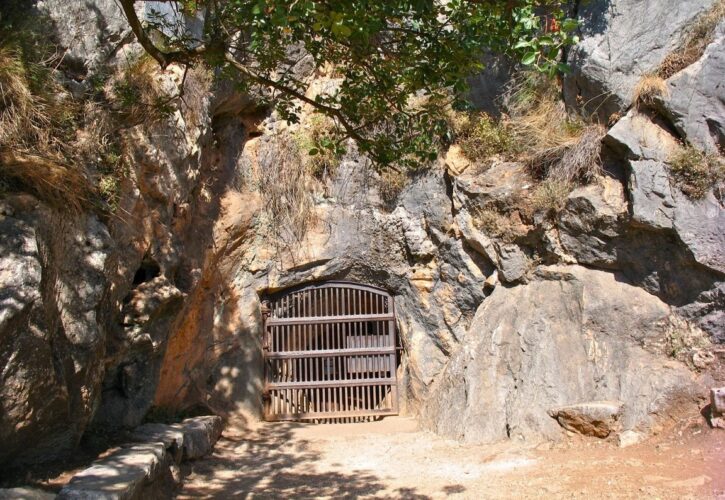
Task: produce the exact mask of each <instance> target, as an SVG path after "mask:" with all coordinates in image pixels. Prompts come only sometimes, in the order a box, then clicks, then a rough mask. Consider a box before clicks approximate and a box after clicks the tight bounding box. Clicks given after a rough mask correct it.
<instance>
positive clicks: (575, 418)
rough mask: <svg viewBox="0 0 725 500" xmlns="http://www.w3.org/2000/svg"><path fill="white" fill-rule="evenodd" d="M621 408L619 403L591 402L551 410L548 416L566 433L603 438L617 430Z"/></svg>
mask: <svg viewBox="0 0 725 500" xmlns="http://www.w3.org/2000/svg"><path fill="white" fill-rule="evenodd" d="M623 408H624V403H622V402H620V401H592V402H588V403H579V404H575V405H568V406H560V407H557V408H552V409H551V410H549V415H550V416H551V417H552V418H555V419H556V420H557V421H558V422H559V425H561V426H562V427H563V428H564V429H566V430H568V431H572V432H576V433H579V434H583V435H585V436H594V437H598V438H605V437H607V436H609V434H611V433H612V432H613V431H616V430H617V427H618V421H619V417H620V416H621V414H622V409H623Z"/></svg>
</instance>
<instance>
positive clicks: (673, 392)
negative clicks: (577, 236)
mask: <svg viewBox="0 0 725 500" xmlns="http://www.w3.org/2000/svg"><path fill="white" fill-rule="evenodd" d="M670 316H671V311H670V308H669V307H668V306H667V305H666V304H664V303H663V302H661V301H659V300H658V299H657V298H655V297H653V296H652V295H650V294H648V293H647V292H645V291H643V290H642V289H640V288H637V287H634V286H631V285H628V284H625V283H623V282H621V281H618V279H617V276H616V275H614V274H611V273H607V272H602V271H592V270H588V269H585V268H582V267H578V266H563V267H562V266H558V267H549V268H542V269H540V270H539V271H538V276H537V278H536V280H535V281H532V282H530V283H529V284H527V285H524V286H518V287H514V288H497V289H496V290H495V291H494V292H493V294H492V295H491V296H490V297H489V298H487V299H486V300H485V301H484V302H483V304H482V305H481V307H480V308H479V309H478V311H477V312H476V316H475V318H474V319H473V322H472V323H471V326H470V329H469V332H468V334H467V339H468V341H467V342H466V345H465V346H463V347H462V348H461V349H460V350H459V351H458V352H456V353H455V354H454V355H453V356H452V357H451V360H450V361H449V363H448V366H447V367H446V369H445V371H444V373H443V374H442V375H441V377H440V378H439V380H438V381H437V382H436V385H435V388H434V389H433V391H432V393H431V397H430V398H429V399H428V400H427V401H426V402H425V403H424V405H423V408H422V419H423V422H424V425H425V426H426V427H428V428H430V429H432V430H434V431H435V432H437V433H440V434H443V435H446V436H450V437H453V438H456V439H462V440H465V441H468V442H492V441H497V440H501V439H506V438H523V439H527V440H534V441H536V440H541V439H544V438H548V439H557V438H558V437H560V436H561V433H562V430H561V428H560V426H559V424H558V423H557V421H556V420H554V419H553V418H552V417H551V416H550V415H549V412H550V411H551V410H552V409H553V408H555V407H558V406H562V405H571V404H577V403H584V402H589V401H599V400H618V401H623V402H624V408H623V411H622V417H621V424H622V427H623V429H625V430H628V429H647V428H649V427H650V426H651V425H652V423H653V420H654V419H653V415H654V414H657V415H664V414H667V412H668V405H670V404H673V403H675V402H678V403H687V404H690V405H692V409H693V410H695V409H696V408H697V405H696V403H697V401H698V400H699V399H698V398H700V397H701V395H700V394H699V391H698V388H697V386H696V384H695V381H694V378H693V375H692V373H691V372H690V370H689V369H688V368H687V367H686V366H685V365H683V364H681V363H679V362H677V361H674V360H671V361H666V360H664V359H663V358H662V354H663V352H665V351H666V348H667V343H668V335H669V334H670V332H671V329H672V325H671V324H670Z"/></svg>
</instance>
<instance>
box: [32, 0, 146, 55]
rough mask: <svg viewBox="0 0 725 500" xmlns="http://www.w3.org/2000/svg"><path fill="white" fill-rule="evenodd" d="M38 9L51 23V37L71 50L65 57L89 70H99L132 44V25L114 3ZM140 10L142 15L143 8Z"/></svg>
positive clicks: (52, 4)
mask: <svg viewBox="0 0 725 500" xmlns="http://www.w3.org/2000/svg"><path fill="white" fill-rule="evenodd" d="M37 6H38V9H39V10H40V12H41V13H43V14H45V15H46V16H48V17H49V18H50V20H51V23H52V26H51V31H50V32H49V33H48V35H49V36H51V37H56V38H57V40H58V42H59V44H60V45H61V46H63V47H67V48H68V52H67V54H66V56H65V57H66V58H67V59H68V60H70V61H74V62H80V63H81V64H83V65H84V66H86V67H87V68H91V69H95V68H97V67H98V66H99V65H101V64H103V63H104V62H105V61H106V60H107V58H108V56H109V55H111V54H112V53H113V51H114V50H115V49H116V48H117V47H118V46H120V45H122V44H124V43H128V42H130V41H131V34H132V33H131V28H130V27H129V25H128V21H127V20H126V18H125V17H124V15H123V11H122V10H121V7H120V6H119V5H118V3H116V2H114V1H113V0H91V1H88V2H67V1H65V0H41V1H39V2H38V4H37ZM137 9H138V12H139V14H142V9H143V7H139V8H137Z"/></svg>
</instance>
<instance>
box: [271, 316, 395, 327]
mask: <svg viewBox="0 0 725 500" xmlns="http://www.w3.org/2000/svg"><path fill="white" fill-rule="evenodd" d="M394 319H395V315H393V314H387V313H386V314H358V315H357V316H355V315H345V316H308V317H301V318H269V319H267V323H266V325H267V326H278V325H302V324H306V323H354V322H356V321H390V320H394Z"/></svg>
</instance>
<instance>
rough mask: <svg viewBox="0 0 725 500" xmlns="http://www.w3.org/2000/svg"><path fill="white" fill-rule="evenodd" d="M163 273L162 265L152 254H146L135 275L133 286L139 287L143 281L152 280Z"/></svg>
mask: <svg viewBox="0 0 725 500" xmlns="http://www.w3.org/2000/svg"><path fill="white" fill-rule="evenodd" d="M159 274H161V267H159V265H158V263H157V262H156V261H155V260H154V259H152V258H151V257H150V256H148V255H146V256H145V257H144V258H143V260H142V261H141V265H140V266H139V268H138V269H137V270H136V273H135V274H134V275H133V283H132V284H133V286H134V287H137V286H138V285H140V284H142V283H146V282H148V281H151V280H152V279H154V278H155V277H157V276H158V275H159Z"/></svg>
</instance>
